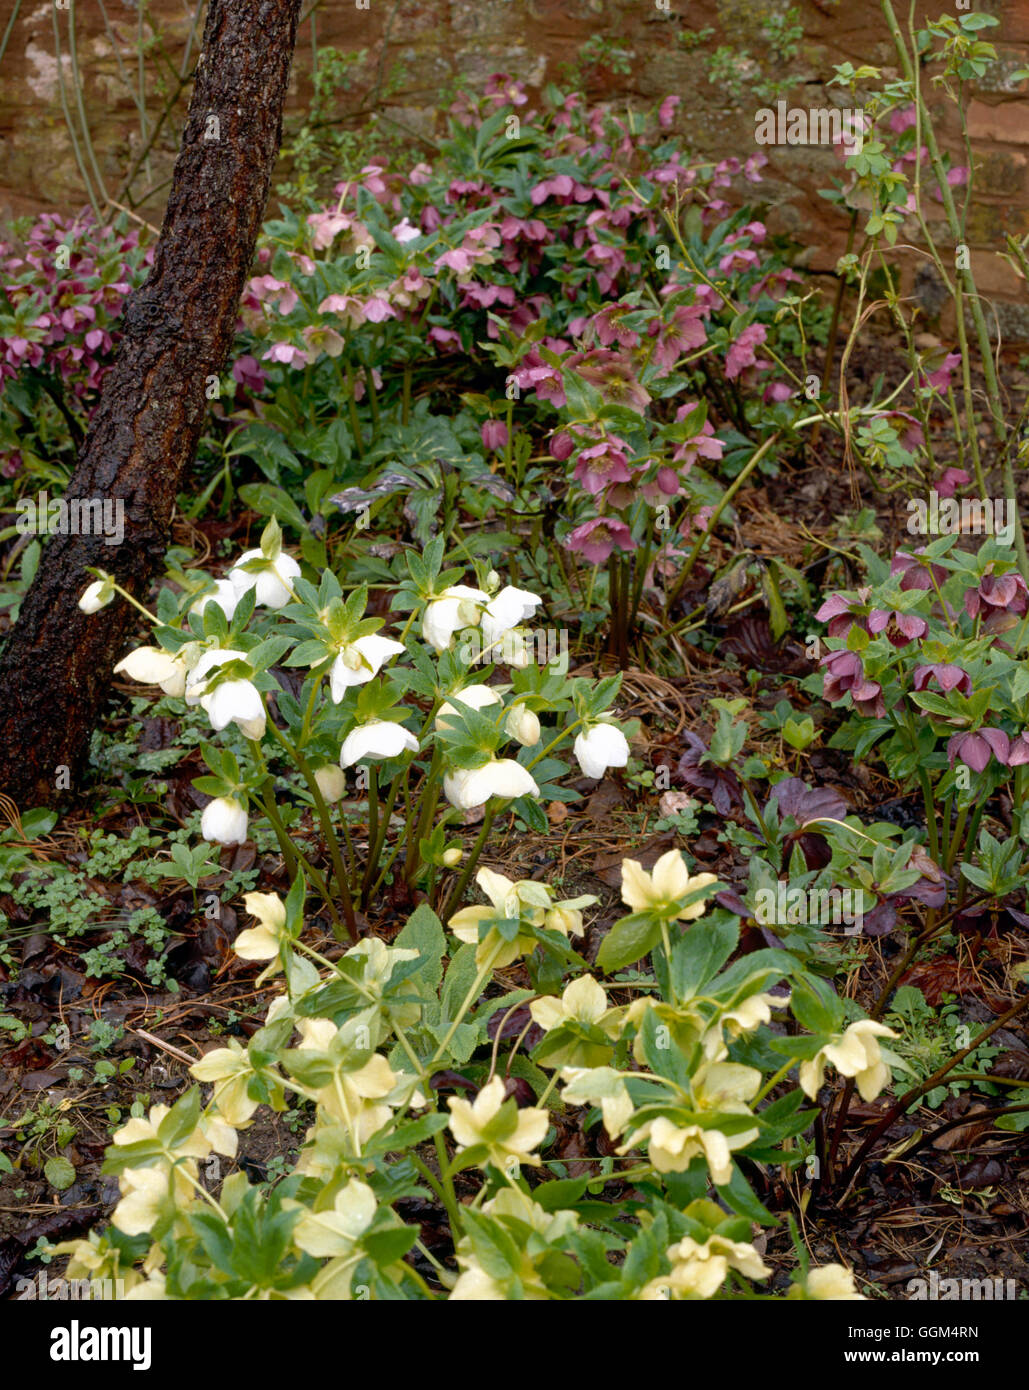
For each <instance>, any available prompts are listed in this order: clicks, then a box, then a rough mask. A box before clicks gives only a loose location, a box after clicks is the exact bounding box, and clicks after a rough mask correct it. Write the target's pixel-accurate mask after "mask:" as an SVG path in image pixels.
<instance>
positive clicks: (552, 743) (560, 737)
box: [525, 719, 583, 772]
mask: <svg viewBox="0 0 1029 1390" xmlns="http://www.w3.org/2000/svg"><path fill="white" fill-rule="evenodd" d="M582 723H583V720H581V719H576V720H575V722H574V723H572V724H569V725H568V727H567V728H566V729H562V730H561V732H560V733H559V734H558V736H557V737H556V738H554V739H551V741H550V742H549V743H548V744H547V746H546V748H544V750H543V752H542V753H537V754H536V756H535V757H534V758H533V759H532V761H531V762H528V763H526V764H525V770H526V772H531V771H532V769H533V768H534V767H535V766H536V764H537V763H541V762H542V761H543V759H544V758H545V757H546V756H547V754H548V753H550V752H551V751H552V750H553V749H555V748H556V747H557V745H558V744H559V743H561V742H562V741H563V740H564V739H566V738H567V737H568V735H569V734H573V733H574V732H575V730H576V729H578V728H580V727H581V725H582Z"/></svg>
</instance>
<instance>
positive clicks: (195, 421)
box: [0, 0, 301, 808]
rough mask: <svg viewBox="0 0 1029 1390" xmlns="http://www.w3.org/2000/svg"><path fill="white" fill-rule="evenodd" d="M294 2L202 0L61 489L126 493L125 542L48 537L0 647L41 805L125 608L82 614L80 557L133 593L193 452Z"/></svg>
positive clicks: (5, 712) (288, 46) (240, 278)
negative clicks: (140, 255)
mask: <svg viewBox="0 0 1029 1390" xmlns="http://www.w3.org/2000/svg"><path fill="white" fill-rule="evenodd" d="M300 5H301V0H211V2H210V7H209V10H208V15H207V23H206V26H205V30H204V42H203V52H202V54H201V57H200V61H199V65H198V68H197V75H196V83H195V86H194V91H193V98H192V101H191V102H190V107H189V117H188V120H187V123H186V128H185V131H184V132H183V137H182V148H181V151H180V153H179V157H178V160H177V161H176V164H175V173H174V177H173V180H172V189H171V196H170V197H169V200H168V207H167V211H166V213H165V218H164V225H163V227H162V229H161V236H160V240H159V241H158V243H157V247H156V250H155V258H154V265H153V268H152V270H151V273H150V275H149V277H148V278H147V280H146V283H145V284H143V285H142V286H141V287H140V288H139V290H137V292H136V293H135V294H134V295H133V296H132V298H131V299H130V301H129V303H128V304H127V306H126V311H125V316H124V322H123V328H124V337H123V339H122V342H121V346H120V348H119V351H118V355H117V358H116V360H115V362H114V365H113V367H112V369H111V371H110V372H109V373H108V375H107V377H106V378H105V381H104V385H103V390H102V395H101V399H100V403H99V405H98V407H97V411H96V414H95V416H94V418H93V422H92V424H91V426H90V429H89V433H88V435H87V437H86V440H85V442H84V444H83V447H82V451H81V453H80V455H79V460H78V464H77V467H76V470H75V475H74V477H73V478H72V480H71V483H70V484H69V487H68V492H67V497H68V499H69V500H71V499H72V498H76V497H78V498H111V499H115V500H117V499H121V500H122V501H123V503H124V509H125V510H124V516H125V531H124V542H123V543H122V544H119V545H117V546H113V545H107V544H106V543H105V539H104V537H103V536H100V535H90V536H71V535H69V536H64V535H56V536H54V537H53V538H52V539H51V540H50V541H49V542H48V544H47V546H46V548H45V550H44V553H43V557H42V562H41V564H40V567H39V571H38V574H37V576H36V579H35V581H34V582H33V584H32V586H31V588H30V589H29V592H28V594H27V595H26V598H25V601H24V603H23V604H22V609H21V616H20V617H19V619H18V622H17V624H16V626H15V628H14V630H13V631H12V633H11V634H10V636H9V638H8V640H7V642H6V645H5V647H4V649H3V652H2V654H0V790H2V791H3V792H5V793H6V794H7V795H8V796H9V797H11V798H12V799H13V800H14V801H15V802H17V803H18V804H19V805H20V806H21V807H22V808H25V807H28V806H33V805H47V804H51V803H52V802H53V801H54V800H55V799H56V798H57V796H58V794H59V793H58V786H57V784H58V782H59V781H62V780H64V779H63V778H62V777H61V776H60V770H61V769H63V768H67V769H68V775H69V776H70V778H71V783H72V785H73V786H74V785H75V783H76V778H77V776H78V775H80V774H81V771H82V768H83V764H84V761H85V759H86V757H87V755H88V749H89V738H90V733H91V731H92V729H93V728H94V726H95V724H96V721H97V718H98V715H99V712H100V708H101V705H102V702H103V700H104V698H105V696H106V694H107V692H108V690H109V686H110V680H111V668H112V665H113V664H114V663H115V662H116V661H117V659H118V658H119V656H120V655H122V653H123V651H124V648H125V638H126V636H127V634H128V632H129V629H130V626H131V624H133V623H134V622H135V621H136V618H135V615H134V611H133V609H132V608H131V606H130V605H129V604H127V603H126V602H125V601H124V599H119V598H116V599H115V601H114V603H112V604H111V605H110V606H109V607H107V608H104V609H102V610H101V611H100V612H99V613H96V614H93V615H92V616H87V615H86V614H84V613H82V612H81V611H80V610H79V607H78V599H79V597H80V595H81V593H82V591H83V589H84V588H85V587H86V585H87V584H88V583H89V582H90V576H89V575H88V574H86V573H85V570H86V567H87V566H94V567H97V568H100V569H104V570H107V571H108V572H109V573H110V574H113V575H114V576H115V578H116V579H117V580H118V581H119V582H120V583H121V584H122V585H123V586H124V587H125V589H126V590H128V592H129V593H131V594H133V595H134V596H135V597H137V598H140V599H143V598H145V594H146V590H147V587H148V585H149V583H150V581H151V580H152V579H153V576H154V574H155V573H156V571H157V569H158V567H159V566H160V564H161V562H162V560H163V557H164V553H165V550H166V549H167V545H168V537H169V527H170V521H171V514H172V508H173V505H174V502H175V495H176V490H177V488H178V486H179V481H180V478H181V477H182V473H183V470H184V469H185V468H186V467H187V466H188V464H189V463H190V462H191V461H192V459H193V457H194V455H195V452H196V448H197V443H198V441H199V438H200V432H201V429H202V427H203V422H204V414H205V410H206V406H207V399H206V395H205V388H206V385H207V379H208V377H209V376H210V375H211V374H212V373H218V372H220V371H221V370H222V368H223V367H224V365H225V360H226V357H227V355H228V352H229V348H230V346H231V344H232V340H233V335H234V331H235V325H236V318H237V313H238V307H239V300H240V296H241V294H242V291H243V286H244V283H245V280H246V277H247V273H248V271H249V269H250V266H251V262H252V259H253V254H254V245H255V242H256V240H257V234H258V231H259V230H260V225H261V219H262V216H263V214H264V208H265V203H266V200H267V197H268V187H269V184H270V181H271V174H272V169H273V166H274V163H275V159H276V156H277V154H278V150H279V143H280V140H281V135H282V109H283V104H284V101H285V96H286V88H287V83H288V79H289V67H290V63H291V61H292V57H293V49H294V45H295V42H296V32H297V22H298V19H299V12H300Z"/></svg>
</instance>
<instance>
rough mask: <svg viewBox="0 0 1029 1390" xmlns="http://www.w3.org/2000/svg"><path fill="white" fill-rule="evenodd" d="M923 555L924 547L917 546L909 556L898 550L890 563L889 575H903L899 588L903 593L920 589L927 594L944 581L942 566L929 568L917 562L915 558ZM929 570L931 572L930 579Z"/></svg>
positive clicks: (944, 571)
mask: <svg viewBox="0 0 1029 1390" xmlns="http://www.w3.org/2000/svg"><path fill="white" fill-rule="evenodd" d="M924 553H925V548H924V546H919V547H918V549H917V550H914V551H913V552H912V553H911V554H910V555H909V554H908V553H907V552H906V551H903V550H900V551H898V552H897V554H896V555H894V557H893V559H892V560H891V561H890V574H900V575H903V578H902V579H901V581H900V587H901V588H902V589H904V590H905V591H909V590H911V589H920V590H923V591H924V592H926V593H928V592H929V591H930V590H931V589H932V588H934V587H935V588H939V587H940V586H941V585H942V584H943V583H944V582H945V581H946V578H947V571H946V570H945V569H944V568H943V566H942V565H932V566H929V565H925V564H921V563H920V562H919V560H918V558H917V557H918V556H919V555H923V554H924ZM930 568H931V570H932V575H931V577H930V573H929V571H930Z"/></svg>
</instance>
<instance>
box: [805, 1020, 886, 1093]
mask: <svg viewBox="0 0 1029 1390" xmlns="http://www.w3.org/2000/svg"><path fill="white" fill-rule="evenodd" d="M895 1037H897V1034H896V1033H895V1032H894V1031H893V1029H892V1028H887V1027H886V1025H885V1023H876V1022H875V1021H874V1020H873V1019H870V1018H862V1019H859V1020H858V1022H857V1023H852V1024H851V1025H850V1027H849V1028H847V1029H846V1030H845V1031H844V1032H843V1033H839V1034H837V1036H836V1037H835V1038H834V1039H833V1041H832V1042H831V1043H829V1044H827V1045H826V1046H825V1047H823V1048H822V1050H821V1052H819V1053H818V1054H817V1055H816V1056H814V1057H812V1058H811V1059H810V1060H809V1061H806V1062H801V1064H800V1088H801V1090H802V1091H803V1092H804V1094H805V1095H807V1096H809V1097H810V1098H811V1099H812V1100H814V1099H815V1097H816V1096H817V1095H818V1092H819V1089H820V1087H821V1085H822V1080H823V1077H824V1076H825V1064H826V1062H831V1063H832V1065H833V1066H834V1067H835V1068H836V1070H837V1071H838V1072H839V1073H840V1075H841V1076H852V1077H853V1078H854V1080H855V1082H856V1083H857V1088H858V1090H859V1091H860V1093H861V1099H862V1100H864V1101H873V1100H875V1098H876V1096H877V1095H878V1094H879V1092H880V1091H881V1090H882V1089H883V1087H884V1086H888V1085H889V1084H890V1077H891V1075H892V1073H891V1072H890V1068H889V1067H888V1065H887V1064H886V1063H885V1062H884V1061H883V1059H882V1056H881V1054H880V1051H879V1039H880V1038H895Z"/></svg>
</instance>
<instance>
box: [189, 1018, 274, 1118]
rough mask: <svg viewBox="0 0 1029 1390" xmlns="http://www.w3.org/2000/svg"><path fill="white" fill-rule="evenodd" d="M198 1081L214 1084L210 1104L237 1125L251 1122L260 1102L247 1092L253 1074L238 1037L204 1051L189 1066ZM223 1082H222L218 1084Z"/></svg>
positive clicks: (190, 1071) (190, 1072)
mask: <svg viewBox="0 0 1029 1390" xmlns="http://www.w3.org/2000/svg"><path fill="white" fill-rule="evenodd" d="M189 1074H190V1076H195V1077H196V1079H197V1080H198V1081H210V1082H213V1083H214V1088H215V1089H214V1095H213V1096H212V1098H211V1103H212V1105H214V1107H215V1108H216V1109H217V1111H218V1113H219V1114H220V1115H221V1116H222V1117H223V1118H224V1119H225V1120H226V1121H227V1122H228V1123H229V1124H230V1125H232V1126H233V1127H234V1128H237V1129H241V1128H242V1127H243V1126H244V1125H247V1124H249V1123H250V1120H251V1119H252V1117H253V1114H254V1111H255V1110H256V1109H257V1108H258V1102H257V1101H256V1100H251V1098H250V1097H249V1096H248V1095H247V1084H248V1082H249V1081H250V1078H251V1077H252V1076H253V1075H254V1070H253V1068H252V1067H251V1065H250V1058H249V1056H248V1054H247V1051H246V1049H245V1048H244V1047H242V1046H241V1045H240V1044H239V1043H238V1042H237V1041H236V1039H235V1038H230V1039H229V1045H228V1047H216V1048H213V1049H212V1050H211V1051H210V1052H205V1053H204V1055H203V1057H201V1059H200V1061H199V1062H194V1063H193V1065H192V1066H191V1067H190V1069H189ZM219 1083H220V1084H219Z"/></svg>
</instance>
